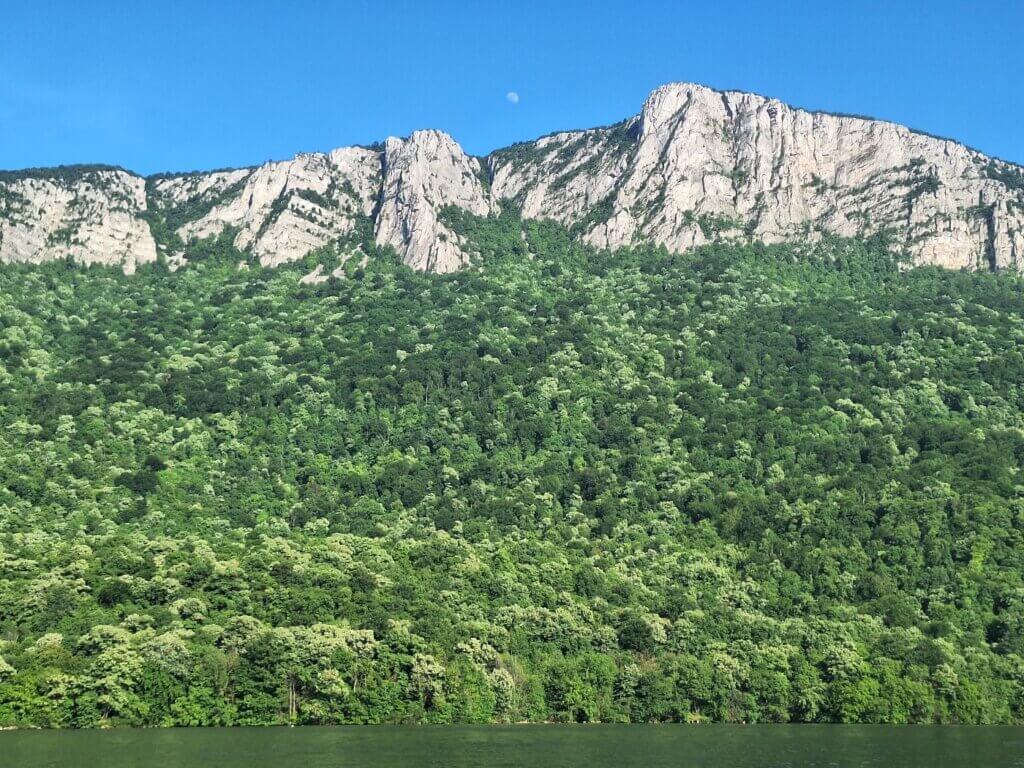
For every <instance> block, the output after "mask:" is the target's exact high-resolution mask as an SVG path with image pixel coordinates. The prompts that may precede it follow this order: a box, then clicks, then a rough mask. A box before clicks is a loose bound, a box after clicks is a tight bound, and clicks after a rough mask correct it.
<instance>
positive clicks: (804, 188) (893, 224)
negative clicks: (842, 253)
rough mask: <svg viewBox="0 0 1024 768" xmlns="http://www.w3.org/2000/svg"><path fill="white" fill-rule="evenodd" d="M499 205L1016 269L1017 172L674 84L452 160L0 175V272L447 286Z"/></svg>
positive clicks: (450, 144)
mask: <svg viewBox="0 0 1024 768" xmlns="http://www.w3.org/2000/svg"><path fill="white" fill-rule="evenodd" d="M507 204H512V205H513V206H514V207H515V208H516V209H517V210H518V211H519V212H520V213H521V215H522V216H523V217H525V218H530V219H543V218H550V219H554V220H556V221H558V222H559V223H561V224H563V225H565V226H566V227H568V228H569V229H570V231H571V232H573V234H574V235H575V236H576V237H578V238H579V239H581V240H582V241H584V242H586V243H588V244H591V245H595V246H598V247H607V248H615V247H619V246H625V245H633V244H638V243H646V244H657V245H664V246H665V247H667V248H668V249H670V250H678V251H682V250H686V249H689V248H692V247H694V246H698V245H701V244H704V243H707V242H709V241H712V240H717V239H737V240H743V239H757V240H762V241H764V242H767V243H774V242H784V241H792V240H807V239H811V240H814V239H817V238H818V237H820V235H821V234H823V233H833V234H837V235H841V236H867V235H874V234H878V233H887V234H888V235H889V236H890V237H891V239H892V242H893V244H894V245H895V246H896V247H899V248H902V249H903V250H905V251H906V253H907V255H908V256H909V258H910V259H911V260H912V262H913V263H916V264H935V265H940V266H944V267H950V268H967V269H990V270H996V269H1018V268H1019V267H1020V265H1021V262H1022V260H1024V168H1022V167H1020V166H1017V165H1013V164H1011V163H1007V162H1004V161H1001V160H998V159H995V158H992V157H988V156H986V155H984V154H982V153H980V152H978V151H976V150H973V149H971V148H969V147H966V146H964V145H963V144H960V143H957V142H955V141H951V140H949V139H942V138H937V137H934V136H930V135H927V134H924V133H920V132H917V131H913V130H911V129H909V128H906V127H903V126H900V125H897V124H895V123H890V122H884V121H880V120H871V119H867V118H863V117H855V116H847V115H836V114H828V113H822V112H811V111H807V110H803V109H797V108H794V107H791V106H788V105H786V104H783V103H782V102H780V101H778V100H775V99H769V98H765V97H763V96H758V95H755V94H750V93H743V92H739V91H718V90H714V89H712V88H707V87H705V86H701V85H694V84H688V83H675V84H670V85H665V86H662V87H660V88H658V89H657V90H655V91H654V92H653V93H652V94H651V95H650V96H649V97H648V99H647V101H646V102H645V103H644V105H643V109H642V110H641V112H640V114H639V115H636V116H634V117H632V118H629V119H627V120H624V121H623V122H621V123H618V124H616V125H613V126H609V127H604V128H594V129H590V130H583V131H565V132H560V133H555V134H551V135H549V136H545V137H543V138H540V139H537V140H536V141H532V142H524V143H521V144H515V145H513V146H511V147H508V148H505V149H500V150H497V151H496V152H493V153H492V154H491V155H489V156H488V157H486V158H476V157H471V156H469V155H467V154H466V153H465V152H464V151H463V150H462V148H461V147H460V146H459V145H458V144H457V143H456V142H455V141H454V140H453V139H452V138H451V137H450V136H448V135H447V134H444V133H441V132H439V131H417V132H415V133H413V134H412V135H411V136H409V137H408V138H405V139H398V138H389V139H388V140H387V141H386V142H384V144H383V145H378V146H373V147H346V148H342V149H337V150H334V151H332V152H329V153H310V154H300V155H297V156H296V157H295V158H294V159H292V160H288V161H283V162H271V163H266V164H264V165H261V166H259V167H256V168H243V169H236V170H223V171H212V172H208V173H190V174H160V175H157V176H153V177H149V178H142V177H140V176H137V175H135V174H132V173H129V172H127V171H124V170H122V169H117V168H109V167H102V166H71V167H65V168H58V169H49V170H47V169H32V170H28V171H21V172H7V173H4V174H2V175H0V261H4V262H17V261H28V262H42V261H47V260H51V259H55V258H64V257H66V256H70V257H71V258H72V259H74V260H75V261H79V262H82V263H86V264H94V263H99V264H107V265H120V266H121V267H122V268H123V269H124V270H125V271H126V272H132V271H134V270H135V268H136V267H137V266H138V265H140V264H145V263H149V262H153V261H155V260H157V258H158V257H159V256H160V255H162V256H163V257H164V258H166V259H167V260H168V262H169V263H170V264H171V265H172V266H175V265H177V264H180V263H181V262H182V260H184V259H186V258H187V256H186V251H187V244H188V243H189V242H190V241H192V240H195V239H200V238H204V237H208V236H211V235H216V234H219V233H221V232H222V231H224V230H225V228H227V227H231V228H233V229H232V232H234V244H235V245H236V246H237V247H238V248H240V249H242V250H245V251H247V252H248V253H249V254H250V255H251V257H252V258H254V259H256V260H258V261H259V262H260V263H261V264H263V265H265V266H270V265H277V264H281V263H285V262H291V261H296V260H298V259H301V258H303V257H304V256H305V255H306V254H308V253H309V252H310V251H313V250H315V249H317V248H320V247H323V246H328V245H338V244H342V245H343V247H342V249H341V250H342V251H343V256H342V258H343V259H345V258H348V257H349V256H352V255H358V253H359V249H358V248H356V247H350V246H353V244H354V243H357V242H359V241H360V240H361V239H362V240H369V239H372V240H373V241H375V242H376V243H377V244H378V245H389V246H392V247H393V248H394V249H395V250H396V251H397V253H398V254H399V255H400V257H401V258H402V260H403V261H404V262H405V263H406V264H408V265H410V266H412V267H414V268H416V269H421V270H425V271H431V272H451V271H454V270H456V269H459V268H461V267H463V266H465V265H467V264H468V263H469V262H470V261H471V259H472V253H471V252H470V249H468V248H467V247H466V244H465V243H464V242H461V241H460V239H459V238H458V237H457V236H456V235H455V234H454V233H453V232H451V230H450V229H449V228H448V227H447V226H446V225H445V224H444V221H443V219H444V216H443V211H444V209H445V208H448V207H451V206H454V207H456V208H460V209H463V210H465V211H468V212H470V213H473V214H477V215H486V214H488V213H492V212H495V211H497V210H498V209H499V207H500V206H501V205H507Z"/></svg>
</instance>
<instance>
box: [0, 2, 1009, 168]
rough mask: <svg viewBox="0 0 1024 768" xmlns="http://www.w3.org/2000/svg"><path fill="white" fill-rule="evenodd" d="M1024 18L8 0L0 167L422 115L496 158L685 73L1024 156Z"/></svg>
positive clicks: (209, 162)
mask: <svg viewBox="0 0 1024 768" xmlns="http://www.w3.org/2000/svg"><path fill="white" fill-rule="evenodd" d="M1022 33H1024V1H1022V0H1004V1H1003V2H984V1H982V0H979V1H977V2H953V1H952V0H930V1H929V2H918V1H917V0H890V2H858V1H856V0H847V1H846V2H840V1H838V0H837V2H830V1H829V0H819V1H818V2H803V1H794V2H759V3H755V2H733V1H730V0H711V1H710V2H709V1H708V0H702V2H699V3H690V2H682V1H677V2H668V1H666V2H655V1H654V0H611V1H607V2H606V1H605V0H591V2H577V1H576V0H570V1H568V2H560V1H559V0H550V1H549V2H532V1H530V0H518V1H517V2H501V0H490V1H489V2H488V0H480V2H461V3H456V2H442V1H439V2H429V1H428V0H422V1H421V2H404V1H401V2H400V1H397V0H396V1H395V2H387V1H386V0H378V1H377V2H362V1H358V2H303V1H302V0H295V1H294V2H283V1H282V2H269V1H267V2H264V1H262V0H247V2H234V1H233V0H208V1H207V2H192V1H191V0H179V1H178V2H170V1H168V2H149V1H148V0H134V1H133V2H127V1H126V2H120V3H113V2H103V0H89V2H82V1H81V0H78V1H77V2H70V1H67V2H46V0H35V2H22V3H15V2H3V3H2V5H0V168H21V167H27V166H39V165H56V164H61V163H83V162H102V163H112V164H117V165H122V166H125V167H127V168H130V169H133V170H136V171H139V172H142V173H151V172H155V171H161V170H191V169H207V168H214V167H223V166H237V165H249V164H253V163H259V162H262V161H264V160H268V159H280V158H286V157H290V156H292V155H293V154H295V153H296V152H299V151H312V150H326V149H330V148H333V147H337V146H343V145H346V144H366V143H370V142H373V141H376V140H380V139H383V138H384V137H386V136H388V135H397V136H401V135H405V134H408V133H409V132H411V131H413V130H415V129H417V128H440V129H442V130H445V131H448V132H449V133H451V134H452V135H453V136H454V137H455V138H456V139H457V140H458V141H459V142H460V143H461V144H462V145H463V146H464V147H465V148H466V150H467V151H470V152H473V153H475V154H485V153H487V152H489V151H490V150H492V149H495V148H497V147H501V146H504V145H507V144H510V143H512V142H514V141H518V140H523V139H529V138H534V137H536V136H538V135H541V134H544V133H550V132H551V131H554V130H558V129H564V128H580V127H591V126H594V125H602V124H607V123H611V122H615V121H617V120H620V119H622V118H624V117H626V116H628V115H632V114H635V113H637V112H638V111H639V109H640V106H641V104H642V103H643V100H644V98H645V96H646V95H647V93H648V92H649V91H650V90H651V89H653V88H654V87H656V86H658V85H660V84H662V83H666V82H671V81H676V80H687V81H696V82H701V83H705V84H707V85H711V86H714V87H718V88H737V89H742V90H751V91H756V92H758V93H763V94H765V95H768V96H775V97H777V98H780V99H782V100H783V101H787V102H789V103H792V104H796V105H798V106H805V107H810V108H816V109H826V110H833V111H840V112H854V113H858V114H868V115H873V116H876V117H880V118H885V119H890V120H895V121H897V122H901V123H906V124H908V125H910V126H912V127H914V128H919V129H922V130H926V131H929V132H931V133H936V134H940V135H943V136H950V137H952V138H956V139H958V140H961V141H964V142H965V143H967V144H970V145H971V146H974V147H977V148H978V149H981V150H983V151H985V152H988V153H990V154H994V155H997V156H1000V157H1003V158H1005V159H1008V160H1014V161H1016V162H1024V44H1022V42H1021V41H1022V37H1021V35H1022ZM510 94H518V98H516V97H514V96H510Z"/></svg>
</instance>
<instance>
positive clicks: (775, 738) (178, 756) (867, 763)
mask: <svg viewBox="0 0 1024 768" xmlns="http://www.w3.org/2000/svg"><path fill="white" fill-rule="evenodd" d="M0 766H2V767H3V768H37V767H38V768H43V767H44V766H45V767H46V768H65V766H67V767H68V768H71V767H74V768H129V767H130V768H147V767H148V766H159V768H207V767H209V768H262V767H263V766H267V768H271V767H272V768H300V767H302V768H305V767H306V766H317V767H320V766H323V767H324V768H334V767H335V766H337V767H346V768H347V767H348V766H359V767H360V768H428V767H429V768H463V767H464V766H465V767H467V768H468V766H488V767H493V768H503V767H504V766H510V767H511V766H515V767H516V768H518V767H519V766H525V767H527V768H548V767H550V768H569V767H570V766H573V767H575V766H583V767H584V768H622V767H623V766H644V768H660V767H661V766H672V767H673V768H755V767H756V768H796V767H797V766H799V767H800V768H803V767H804V766H807V767H809V768H810V767H813V768H818V767H821V768H825V767H827V768H854V767H856V768H876V767H877V768H918V767H922V768H923V767H927V768H944V766H965V767H968V768H988V767H989V766H995V767H998V768H1004V767H1006V768H1013V767H1015V766H1019V767H1021V768H1024V728H1016V727H970V726H962V727H952V726H904V727H900V726H829V725H822V726H817V725H774V726H773V725H764V726H735V725H712V726H679V725H676V726H673V725H590V726H558V725H536V726H527V725H522V726H434V727H431V726H342V727H336V728H233V729H173V730H157V729H153V730H113V731H16V732H8V733H0Z"/></svg>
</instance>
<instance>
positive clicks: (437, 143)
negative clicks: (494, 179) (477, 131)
mask: <svg viewBox="0 0 1024 768" xmlns="http://www.w3.org/2000/svg"><path fill="white" fill-rule="evenodd" d="M482 171H483V168H482V165H481V163H480V161H479V160H478V159H476V158H474V157H469V156H468V155H466V153H465V152H463V151H462V148H461V147H460V146H459V145H458V144H456V143H455V141H454V140H453V139H452V137H451V136H449V135H448V134H446V133H441V132H440V131H417V132H416V133H414V134H412V135H411V136H410V137H409V138H408V139H404V140H403V139H396V138H389V139H388V140H387V143H386V144H385V148H384V187H383V190H382V191H381V207H380V214H379V217H378V220H377V230H376V234H377V242H378V243H380V244H382V245H391V246H393V247H394V248H395V250H396V251H398V253H399V255H400V256H401V257H402V260H403V261H404V262H405V263H406V264H408V265H409V266H411V267H414V268H415V269H422V270H426V271H428V272H452V271H454V270H456V269H459V268H460V267H463V266H465V264H466V262H467V257H466V254H465V253H464V252H463V250H462V249H461V247H460V244H459V243H458V241H457V237H456V235H455V233H453V232H452V231H451V230H449V229H448V228H447V227H445V226H444V224H442V223H441V222H440V221H439V219H438V212H439V211H440V210H441V209H442V208H444V207H446V206H455V207H458V208H462V209H464V210H467V211H469V212H471V213H474V214H477V215H478V216H486V215H487V214H488V213H490V212H491V202H490V198H489V195H488V194H487V192H486V190H485V189H484V185H483V181H482Z"/></svg>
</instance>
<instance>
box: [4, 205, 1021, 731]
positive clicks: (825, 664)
mask: <svg viewBox="0 0 1024 768" xmlns="http://www.w3.org/2000/svg"><path fill="white" fill-rule="evenodd" d="M444 215H445V216H446V217H447V222H448V225H450V228H451V231H452V232H455V233H460V234H461V235H462V236H464V237H466V238H467V239H468V242H470V243H472V245H471V246H470V250H471V251H473V252H475V253H476V254H477V255H476V257H475V258H476V259H477V261H478V262H480V263H486V265H487V268H486V269H475V268H470V269H467V270H464V271H461V272H457V273H454V274H450V275H432V274H422V273H417V272H414V271H412V270H411V269H409V268H408V267H405V266H403V265H401V264H400V263H399V262H398V260H397V259H389V258H387V254H386V253H378V254H374V256H375V258H372V259H370V260H369V262H368V263H367V265H366V266H365V268H356V267H355V264H354V263H353V262H349V263H348V264H347V265H346V268H347V275H346V276H345V277H343V278H341V279H332V280H330V281H329V282H326V283H324V284H322V285H300V284H299V282H298V278H299V276H300V275H302V274H304V273H305V272H307V271H309V270H310V269H311V268H312V267H313V266H315V262H316V261H317V259H322V260H324V261H325V262H329V261H330V260H331V258H332V254H330V253H329V252H327V251H321V252H318V253H317V254H315V255H313V256H310V257H307V259H306V260H305V262H304V263H301V264H296V265H294V266H292V267H286V268H279V269H273V270H271V269H261V268H259V267H258V266H257V265H255V264H254V265H252V266H251V267H250V268H249V269H239V268H238V262H239V261H240V260H242V259H244V258H245V257H244V256H243V255H241V254H239V253H238V252H237V251H235V250H234V249H233V247H232V246H231V245H230V243H231V242H232V233H231V232H230V231H229V232H226V233H225V234H224V235H223V236H222V237H221V238H220V239H219V240H217V241H207V242H205V243H203V244H202V245H201V246H199V247H198V248H196V249H195V250H194V252H193V253H192V254H190V262H189V265H188V266H187V267H186V268H184V269H182V270H180V271H179V272H177V273H175V274H174V275H173V276H172V275H170V274H169V273H167V272H166V271H165V270H164V269H163V268H162V267H161V266H159V265H146V266H143V267H140V269H139V271H138V272H137V273H136V274H135V275H134V276H131V277H126V276H124V275H123V274H121V273H120V271H119V270H118V271H115V270H114V269H106V268H100V267H94V268H91V269H85V268H82V267H79V266H72V265H68V264H62V263H57V264H47V265H43V266H33V267H13V266H12V267H5V268H4V269H3V270H0V725H19V726H31V725H38V726H97V725H102V724H117V725H174V724H181V725H186V724H187V725H219V724H257V723H285V722H295V723H335V722H392V721H396V722H398V721H400V722H406V721H426V722H449V721H502V722H507V721H520V720H567V721H593V720H605V721H621V720H636V721H703V720H724V721H748V722H749V721H884V722H931V721H943V722H1008V721H1021V720H1024V582H1022V575H1024V542H1022V531H1024V503H1022V494H1021V491H1022V485H1021V478H1020V477H1019V467H1020V465H1021V462H1022V460H1024V417H1022V413H1024V410H1022V405H1024V403H1022V396H1024V392H1022V386H1024V357H1022V352H1024V346H1022V345H1024V324H1022V315H1024V297H1022V289H1024V282H1022V280H1021V278H1018V277H1016V276H1012V275H992V274H969V273H963V272H950V271H943V270H940V269H936V268H918V269H912V270H909V271H905V272H900V271H899V269H898V265H897V264H896V262H895V260H894V258H893V257H892V256H890V255H889V252H888V251H887V250H886V249H885V248H884V247H883V245H882V244H880V243H864V242H857V241H841V240H832V241H827V242H825V243H822V244H819V245H814V246H812V245H806V246H773V247H766V246H760V245H742V246H740V245H711V246H705V247H703V248H700V249H698V250H696V251H694V252H691V253H689V254H686V255H673V254H670V253H668V252H666V251H664V250H663V249H652V248H640V249H636V250H623V251H616V252H607V251H595V250H593V249H589V248H586V247H584V246H581V245H579V244H578V243H576V242H574V241H573V240H572V239H571V238H570V236H569V233H568V232H566V231H565V230H564V229H561V228H559V227H558V226H556V225H554V224H550V223H545V222H528V223H524V222H522V221H520V220H519V219H518V218H516V217H514V216H512V215H510V214H508V213H505V214H502V215H500V216H495V217H491V218H487V219H480V218H476V217H473V216H470V215H468V214H465V213H459V212H457V211H453V210H448V211H445V212H444ZM366 247H367V248H372V247H373V246H372V244H369V243H367V244H366ZM327 266H331V264H327Z"/></svg>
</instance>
